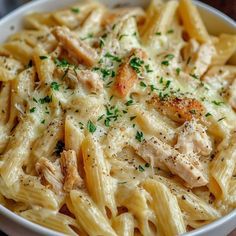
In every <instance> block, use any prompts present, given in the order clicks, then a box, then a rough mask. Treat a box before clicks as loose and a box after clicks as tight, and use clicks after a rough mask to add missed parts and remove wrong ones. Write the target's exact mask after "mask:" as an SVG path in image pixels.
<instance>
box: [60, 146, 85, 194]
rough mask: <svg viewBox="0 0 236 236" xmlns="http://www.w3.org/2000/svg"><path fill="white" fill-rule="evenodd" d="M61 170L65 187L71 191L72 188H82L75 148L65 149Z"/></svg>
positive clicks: (61, 160)
mask: <svg viewBox="0 0 236 236" xmlns="http://www.w3.org/2000/svg"><path fill="white" fill-rule="evenodd" d="M60 164H61V171H62V173H63V175H64V187H63V189H64V190H65V191H67V192H69V191H70V190H72V189H75V188H80V187H82V185H83V180H82V179H81V177H80V175H79V172H78V166H77V157H76V153H75V151H74V150H68V151H63V152H62V153H61V158H60Z"/></svg>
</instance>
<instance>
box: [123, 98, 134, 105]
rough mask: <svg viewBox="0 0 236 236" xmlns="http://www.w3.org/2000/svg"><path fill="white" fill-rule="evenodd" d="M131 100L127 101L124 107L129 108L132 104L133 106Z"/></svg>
mask: <svg viewBox="0 0 236 236" xmlns="http://www.w3.org/2000/svg"><path fill="white" fill-rule="evenodd" d="M133 102H134V101H133V100H132V99H130V100H129V101H127V102H126V103H125V105H126V106H131V105H132V104H133Z"/></svg>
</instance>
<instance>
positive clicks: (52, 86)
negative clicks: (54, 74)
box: [50, 82, 60, 91]
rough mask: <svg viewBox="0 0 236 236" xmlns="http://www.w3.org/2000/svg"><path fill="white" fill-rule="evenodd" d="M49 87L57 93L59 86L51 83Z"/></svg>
mask: <svg viewBox="0 0 236 236" xmlns="http://www.w3.org/2000/svg"><path fill="white" fill-rule="evenodd" d="M50 87H51V88H52V89H53V90H55V91H59V88H60V84H58V83H57V82H52V83H51V85H50Z"/></svg>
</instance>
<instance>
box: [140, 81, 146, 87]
mask: <svg viewBox="0 0 236 236" xmlns="http://www.w3.org/2000/svg"><path fill="white" fill-rule="evenodd" d="M139 85H140V86H141V87H143V88H146V87H147V85H146V84H145V83H144V82H143V81H141V82H140V83H139Z"/></svg>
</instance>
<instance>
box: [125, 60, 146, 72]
mask: <svg viewBox="0 0 236 236" xmlns="http://www.w3.org/2000/svg"><path fill="white" fill-rule="evenodd" d="M143 64H144V61H143V60H141V59H140V58H138V57H133V58H132V59H131V60H130V62H129V65H130V66H131V67H132V68H133V69H134V70H135V71H136V72H137V73H140V68H141V67H142V65H143Z"/></svg>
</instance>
